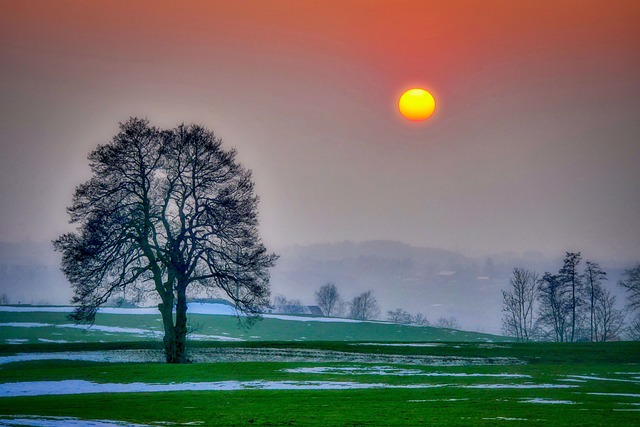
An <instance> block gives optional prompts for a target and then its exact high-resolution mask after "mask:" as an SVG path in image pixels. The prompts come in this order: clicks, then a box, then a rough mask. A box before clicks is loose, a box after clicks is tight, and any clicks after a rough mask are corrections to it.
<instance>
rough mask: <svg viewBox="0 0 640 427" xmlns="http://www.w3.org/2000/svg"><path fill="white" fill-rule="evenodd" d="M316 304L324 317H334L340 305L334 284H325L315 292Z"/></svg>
mask: <svg viewBox="0 0 640 427" xmlns="http://www.w3.org/2000/svg"><path fill="white" fill-rule="evenodd" d="M316 304H318V307H320V308H321V309H322V311H323V312H324V314H325V316H331V315H332V314H333V315H334V316H335V315H336V314H337V313H336V312H337V311H338V310H339V308H340V305H341V298H340V294H339V293H338V288H337V287H336V285H335V284H334V283H331V282H329V283H327V284H325V285H323V286H322V287H320V289H319V290H318V291H317V292H316Z"/></svg>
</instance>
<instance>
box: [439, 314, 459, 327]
mask: <svg viewBox="0 0 640 427" xmlns="http://www.w3.org/2000/svg"><path fill="white" fill-rule="evenodd" d="M433 326H435V327H436V328H445V329H460V324H459V323H458V319H456V318H455V317H454V316H449V317H444V316H443V317H438V320H436V323H435V324H434V325H433Z"/></svg>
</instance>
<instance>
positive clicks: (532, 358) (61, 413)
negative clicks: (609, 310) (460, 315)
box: [0, 310, 640, 427]
mask: <svg viewBox="0 0 640 427" xmlns="http://www.w3.org/2000/svg"><path fill="white" fill-rule="evenodd" d="M196 311H197V310H196ZM65 316H66V315H65V313H64V311H60V312H50V311H41V312H38V311H35V312H34V311H30V312H16V311H10V310H8V311H0V426H9V425H36V426H67V425H69V426H74V425H78V426H80V425H85V426H86V425H89V426H95V427H106V426H115V425H120V426H126V425H142V426H165V425H203V426H204V425H223V426H225V425H228V426H241V425H245V426H248V425H262V426H283V425H299V426H316V425H317V426H386V425H444V426H470V425H474V426H475V425H491V426H493V425H509V426H512V425H527V426H537V425H545V426H549V425H550V426H568V425H571V426H576V425H580V426H590V425H593V426H598V425H609V426H618V425H620V426H627V425H638V424H639V423H640V365H639V363H640V343H637V342H614V343H574V344H555V343H528V344H525V343H514V342H508V341H506V340H504V339H503V338H501V337H496V336H491V335H486V334H475V333H472V332H463V331H453V330H438V329H437V328H428V327H417V326H410V325H394V324H389V323H384V322H348V321H339V320H335V321H330V322H328V321H326V320H327V319H323V320H322V319H313V318H308V319H305V318H302V317H295V318H289V319H287V318H286V317H280V316H274V317H269V318H265V319H263V320H262V321H260V322H258V323H257V324H256V325H254V326H253V327H252V328H250V329H246V328H243V327H239V326H238V320H237V319H236V318H235V317H233V316H229V315H221V314H204V313H203V314H197V315H194V316H193V319H192V321H194V325H195V326H194V333H193V334H192V335H194V336H195V339H193V340H192V341H191V343H190V348H191V352H190V355H191V357H192V359H193V360H194V362H196V363H193V364H189V365H166V364H164V363H162V352H161V349H160V339H161V337H159V336H158V326H157V325H158V324H159V322H157V321H156V320H155V318H156V317H157V316H155V315H153V314H150V313H148V314H144V313H139V314H123V313H122V312H119V313H115V312H112V313H101V314H100V315H99V316H98V319H97V321H96V324H95V325H94V327H93V328H91V329H89V330H88V331H87V330H85V329H79V328H76V327H72V326H68V325H69V324H70V322H69V321H68V320H66V317H65ZM154 316H155V317H154ZM206 337H209V338H206ZM215 337H217V339H216V338H215ZM347 337H349V338H347ZM340 338H341V339H340Z"/></svg>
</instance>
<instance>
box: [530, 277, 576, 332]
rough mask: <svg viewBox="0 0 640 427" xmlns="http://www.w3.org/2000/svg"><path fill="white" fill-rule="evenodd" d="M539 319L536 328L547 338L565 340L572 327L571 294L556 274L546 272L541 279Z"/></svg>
mask: <svg viewBox="0 0 640 427" xmlns="http://www.w3.org/2000/svg"><path fill="white" fill-rule="evenodd" d="M538 289H539V293H538V303H539V304H538V319H537V321H536V326H535V328H536V329H537V330H539V331H540V333H542V334H543V336H544V337H545V338H547V339H551V340H553V341H557V342H564V341H567V339H568V328H569V327H570V317H571V316H570V312H571V310H570V308H571V302H570V296H569V295H568V292H567V290H566V287H565V286H564V283H563V282H562V281H561V279H560V277H559V276H558V275H556V274H551V273H548V272H547V273H544V275H543V276H542V279H540V281H539V288H538Z"/></svg>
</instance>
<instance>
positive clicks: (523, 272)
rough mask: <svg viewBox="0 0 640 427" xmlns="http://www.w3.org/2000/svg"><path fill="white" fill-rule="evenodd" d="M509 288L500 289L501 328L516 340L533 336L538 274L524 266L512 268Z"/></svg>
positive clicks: (526, 339)
mask: <svg viewBox="0 0 640 427" xmlns="http://www.w3.org/2000/svg"><path fill="white" fill-rule="evenodd" d="M509 285H510V289H509V290H507V291H504V290H503V291H502V312H503V317H502V329H503V331H504V333H505V334H506V335H509V336H513V337H515V338H517V339H518V341H530V340H531V339H532V338H533V327H534V305H535V302H536V300H537V297H538V275H537V274H536V273H535V272H533V271H531V270H527V269H524V268H514V269H513V273H512V275H511V278H510V279H509Z"/></svg>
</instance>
